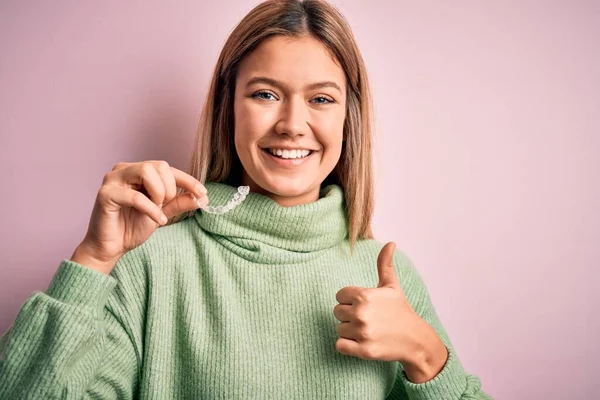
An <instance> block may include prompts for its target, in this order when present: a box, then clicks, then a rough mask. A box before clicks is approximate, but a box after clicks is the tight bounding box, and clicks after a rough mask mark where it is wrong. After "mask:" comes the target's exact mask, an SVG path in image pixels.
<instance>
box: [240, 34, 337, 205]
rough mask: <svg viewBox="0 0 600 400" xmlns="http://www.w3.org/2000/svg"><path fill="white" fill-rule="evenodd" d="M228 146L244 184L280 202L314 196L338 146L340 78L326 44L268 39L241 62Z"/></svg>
mask: <svg viewBox="0 0 600 400" xmlns="http://www.w3.org/2000/svg"><path fill="white" fill-rule="evenodd" d="M234 114H235V148H236V151H237V154H238V157H239V158H240V161H241V163H242V166H243V168H244V171H243V184H244V185H249V186H250V189H251V190H252V191H254V192H259V193H263V194H265V195H267V196H269V197H271V198H272V199H273V200H275V201H276V202H277V203H278V204H280V205H282V206H293V205H298V204H304V203H309V202H312V201H316V200H317V199H318V198H319V190H320V187H321V183H322V182H323V180H325V178H326V177H327V175H329V173H330V172H331V171H332V170H333V169H334V167H335V166H336V164H337V162H338V160H339V158H340V154H341V151H342V141H343V130H344V118H345V115H346V77H345V74H344V71H343V70H342V68H341V67H340V66H339V65H338V64H337V62H336V60H335V59H334V58H333V56H332V55H331V54H330V53H329V52H328V50H327V48H326V47H325V46H324V45H323V44H322V43H321V42H319V41H318V40H316V39H314V38H312V37H310V36H305V37H301V38H290V37H284V36H275V37H271V38H269V39H267V40H265V41H263V42H262V43H261V44H260V45H259V46H257V48H256V49H255V50H254V51H253V52H251V53H250V54H249V55H248V56H246V57H245V58H244V59H243V60H242V61H241V63H240V66H239V69H238V75H237V79H236V86H235V98H234Z"/></svg>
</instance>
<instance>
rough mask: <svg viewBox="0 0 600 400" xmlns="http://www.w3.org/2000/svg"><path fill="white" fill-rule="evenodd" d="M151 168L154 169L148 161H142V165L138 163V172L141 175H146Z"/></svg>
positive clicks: (150, 171) (149, 172)
mask: <svg viewBox="0 0 600 400" xmlns="http://www.w3.org/2000/svg"><path fill="white" fill-rule="evenodd" d="M153 170H154V167H153V166H152V164H151V163H149V162H143V163H142V165H140V173H141V174H142V175H146V176H147V175H149V174H151V173H152V171H153Z"/></svg>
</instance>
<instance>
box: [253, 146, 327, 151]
mask: <svg viewBox="0 0 600 400" xmlns="http://www.w3.org/2000/svg"><path fill="white" fill-rule="evenodd" d="M260 149H261V150H265V151H268V150H269V149H280V150H298V149H300V150H310V151H316V150H315V149H311V148H310V147H302V146H294V147H290V146H265V147H261V148H260Z"/></svg>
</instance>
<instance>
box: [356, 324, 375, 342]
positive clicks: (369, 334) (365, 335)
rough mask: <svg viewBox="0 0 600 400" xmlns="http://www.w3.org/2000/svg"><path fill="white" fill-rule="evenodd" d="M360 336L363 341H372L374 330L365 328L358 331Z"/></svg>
mask: <svg viewBox="0 0 600 400" xmlns="http://www.w3.org/2000/svg"><path fill="white" fill-rule="evenodd" d="M358 335H359V336H360V339H361V340H370V339H372V338H373V329H371V328H370V327H368V326H363V327H361V328H360V329H359V330H358Z"/></svg>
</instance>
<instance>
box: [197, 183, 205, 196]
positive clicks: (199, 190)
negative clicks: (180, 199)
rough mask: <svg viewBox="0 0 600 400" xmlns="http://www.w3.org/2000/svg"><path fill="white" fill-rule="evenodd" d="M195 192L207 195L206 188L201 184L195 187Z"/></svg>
mask: <svg viewBox="0 0 600 400" xmlns="http://www.w3.org/2000/svg"><path fill="white" fill-rule="evenodd" d="M196 192H198V193H201V194H206V193H207V191H206V188H205V187H204V186H203V185H201V184H198V185H196Z"/></svg>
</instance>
